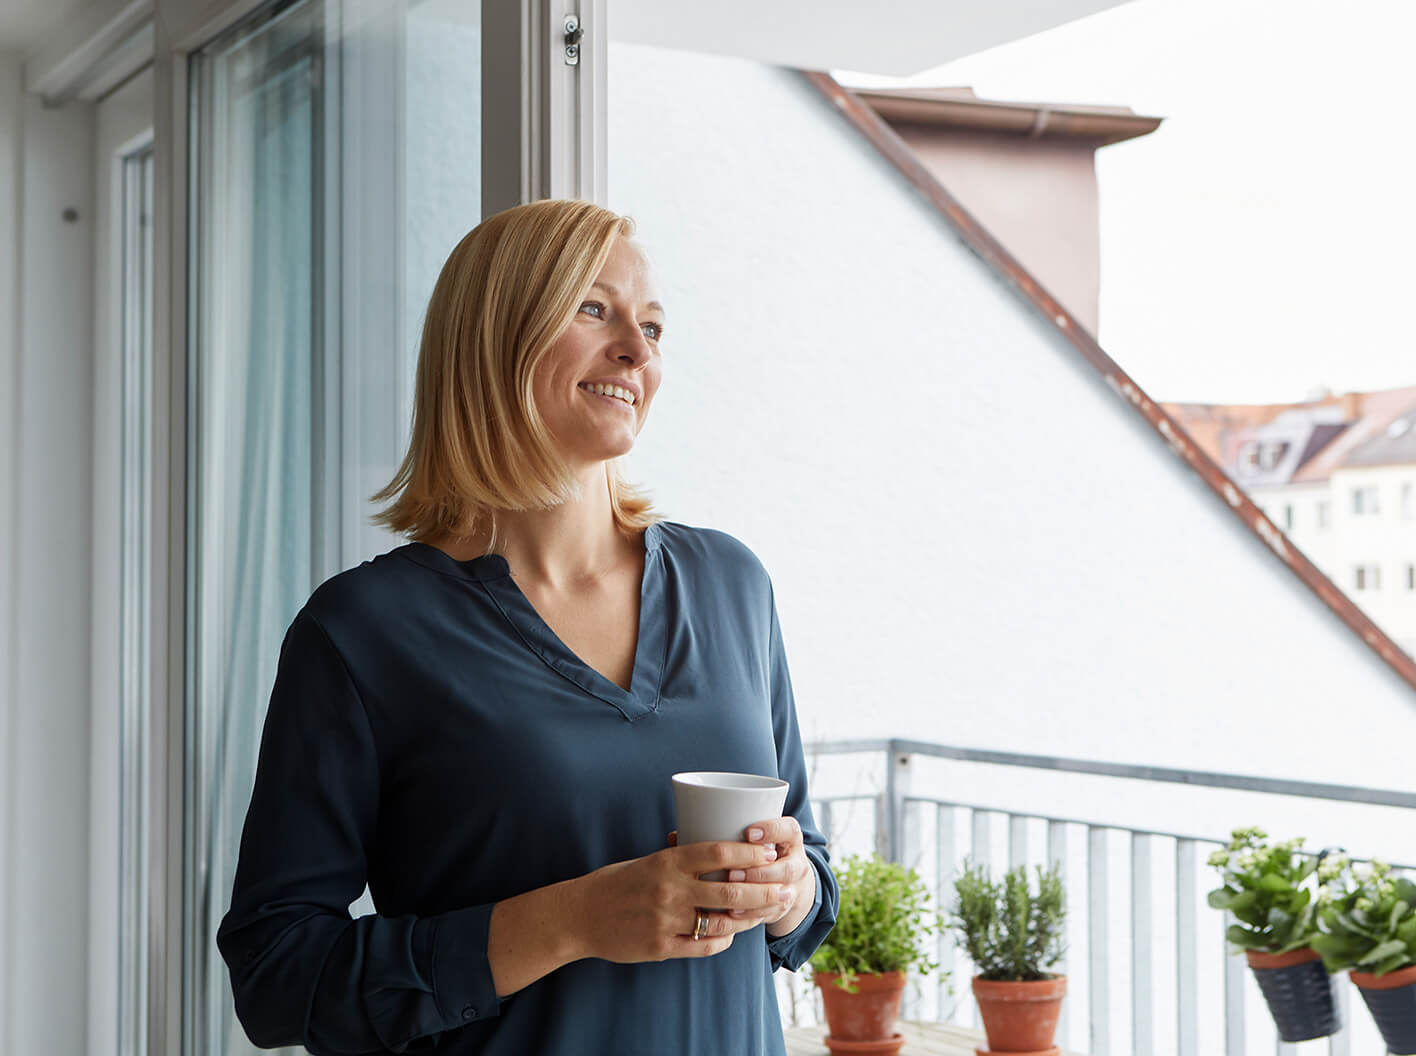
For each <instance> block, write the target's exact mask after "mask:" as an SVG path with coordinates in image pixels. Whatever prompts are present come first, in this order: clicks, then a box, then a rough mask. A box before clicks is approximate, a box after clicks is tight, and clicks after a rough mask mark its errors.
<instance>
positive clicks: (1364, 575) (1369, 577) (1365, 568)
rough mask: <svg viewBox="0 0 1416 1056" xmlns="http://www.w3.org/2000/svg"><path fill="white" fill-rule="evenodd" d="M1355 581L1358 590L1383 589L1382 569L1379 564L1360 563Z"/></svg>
mask: <svg viewBox="0 0 1416 1056" xmlns="http://www.w3.org/2000/svg"><path fill="white" fill-rule="evenodd" d="M1356 573H1357V574H1356V576H1355V577H1354V583H1355V584H1356V587H1357V589H1358V590H1381V589H1382V570H1381V568H1380V567H1379V566H1377V565H1358V566H1357V569H1356Z"/></svg>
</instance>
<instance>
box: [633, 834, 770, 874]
mask: <svg viewBox="0 0 1416 1056" xmlns="http://www.w3.org/2000/svg"><path fill="white" fill-rule="evenodd" d="M660 853H663V852H660ZM776 860H777V848H776V846H775V845H773V844H761V845H758V844H751V843H737V842H731V841H726V840H724V841H717V842H713V843H690V844H685V845H684V846H682V847H678V848H677V858H676V859H675V862H676V865H677V866H678V868H679V869H681V870H682V871H683V872H685V873H691V874H692V875H693V876H695V877H696V876H699V875H701V874H703V873H715V872H725V871H727V870H729V869H755V868H758V867H760V866H764V865H768V864H770V863H772V862H775V861H776Z"/></svg>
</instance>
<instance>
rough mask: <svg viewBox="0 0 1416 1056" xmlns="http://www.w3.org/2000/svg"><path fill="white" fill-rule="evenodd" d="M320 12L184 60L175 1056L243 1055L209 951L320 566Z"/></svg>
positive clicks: (274, 23) (259, 27)
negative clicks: (186, 559) (189, 200)
mask: <svg viewBox="0 0 1416 1056" xmlns="http://www.w3.org/2000/svg"><path fill="white" fill-rule="evenodd" d="M320 16H321V7H320V5H319V4H318V3H315V2H313V0H306V2H303V3H297V4H293V5H289V6H286V7H284V8H282V9H279V10H277V11H276V12H273V13H271V14H270V15H268V16H266V17H264V18H263V19H262V20H261V21H259V22H258V23H256V24H253V25H247V26H244V27H241V28H240V29H239V30H238V31H237V32H235V33H233V34H231V35H229V36H227V37H225V38H223V39H221V40H219V41H217V42H215V43H213V44H212V45H211V46H209V47H207V48H206V49H205V50H203V51H202V53H201V54H200V55H199V56H197V57H196V58H195V60H194V75H195V77H194V79H195V83H196V85H197V91H198V93H199V104H198V106H197V107H195V108H194V118H195V122H196V127H195V129H194V137H193V138H194V141H195V143H196V145H197V172H196V173H195V174H194V175H195V177H196V179H195V181H194V187H195V192H196V194H195V197H196V212H195V219H196V224H195V242H194V245H193V255H192V256H193V268H194V270H193V276H194V282H193V284H192V294H193V301H192V318H193V323H194V327H193V334H194V338H195V339H194V341H193V343H192V348H191V359H190V365H189V369H190V372H191V384H190V386H189V394H190V401H191V402H190V405H189V412H188V414H189V423H190V435H189V444H190V447H189V466H190V474H191V476H190V480H189V495H190V497H191V506H190V510H189V512H190V516H191V522H190V535H189V538H190V540H191V551H190V552H191V565H190V569H189V571H190V578H189V589H190V591H191V595H190V605H189V614H190V621H191V622H190V625H189V642H188V650H189V660H190V663H189V666H188V672H189V676H188V677H189V680H190V681H189V685H188V709H189V710H188V730H187V738H188V740H187V745H188V760H187V761H188V781H189V785H188V788H187V804H186V831H187V847H188V854H189V859H188V862H187V902H186V913H185V917H186V921H187V923H186V928H185V931H186V936H185V937H186V941H187V957H186V961H187V965H188V972H189V973H190V974H189V975H188V978H187V1016H186V1051H187V1052H189V1053H194V1054H195V1053H201V1054H217V1053H237V1052H253V1051H255V1050H254V1049H253V1047H252V1046H251V1045H250V1044H249V1043H248V1042H247V1040H246V1038H245V1035H244V1033H243V1032H242V1030H241V1028H240V1026H239V1025H238V1024H237V1022H236V1020H235V1016H234V1010H233V1007H232V999H231V989H230V983H229V980H228V976H227V971H226V966H225V965H224V964H223V963H222V961H221V957H220V954H219V952H218V951H217V948H216V943H215V935H216V929H217V926H218V925H219V923H220V920H221V917H222V915H223V913H224V912H225V910H226V907H227V904H228V901H229V898H230V890H231V882H232V877H233V874H234V871H235V865H236V851H237V845H238V842H239V839H240V831H241V825H242V822H243V821H244V818H245V810H246V805H247V803H248V802H249V799H250V789H251V781H252V777H253V775H254V772H255V763H256V754H257V750H258V748H259V743H260V733H261V724H262V720H263V717H264V706H263V702H264V701H265V699H266V698H267V697H268V695H269V693H270V687H271V685H272V683H273V681H274V676H275V665H276V660H277V658H278V655H279V650H280V643H281V638H282V635H283V633H284V630H285V628H286V626H287V625H288V624H289V623H290V620H291V619H292V618H293V617H294V615H295V612H296V611H297V610H298V609H299V607H300V605H302V604H303V603H304V601H305V599H306V597H307V596H308V595H309V593H310V590H311V589H312V588H313V586H314V585H315V578H316V577H315V573H316V568H317V566H318V562H319V560H320V554H319V553H318V552H317V547H316V544H315V541H316V538H317V534H318V528H319V525H320V511H319V509H318V502H317V499H316V496H317V495H318V493H319V486H320V484H321V473H320V467H319V466H318V465H317V463H316V459H317V452H318V450H319V448H318V445H317V443H316V438H317V435H318V431H319V427H320V422H321V406H320V403H321V401H320V398H319V397H320V394H321V393H322V392H323V388H322V385H321V384H318V383H317V376H318V372H319V371H320V369H321V366H322V357H321V354H320V353H321V348H320V333H319V329H318V323H319V320H320V318H321V316H320V310H319V304H318V300H317V297H318V294H317V287H316V281H317V276H318V275H319V273H320V267H319V265H320V259H319V255H320V249H321V238H320V213H319V210H318V208H317V203H318V201H319V199H320V194H321V190H322V188H321V182H320V181H321V179H322V171H321V170H322V166H321V164H320V159H321V157H322V144H321V138H320V137H321V128H320V120H319V115H320V105H321V87H320V82H321V78H320V71H321V61H322V56H321V51H320V48H321V39H320V33H319V18H320Z"/></svg>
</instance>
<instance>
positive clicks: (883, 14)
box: [606, 0, 1125, 77]
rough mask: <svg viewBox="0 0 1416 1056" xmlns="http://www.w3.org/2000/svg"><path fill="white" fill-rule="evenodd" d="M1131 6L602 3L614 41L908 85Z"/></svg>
mask: <svg viewBox="0 0 1416 1056" xmlns="http://www.w3.org/2000/svg"><path fill="white" fill-rule="evenodd" d="M1123 2H1125V0H987V2H984V0H872V2H862V0H711V2H704V0H695V2H694V3H689V2H687V0H606V3H607V5H608V7H609V14H608V17H609V21H610V38H611V39H612V40H623V41H628V42H631V43H641V44H655V45H659V46H662V47H670V48H680V49H683V50H687V51H707V52H715V53H718V54H724V55H740V56H742V57H744V58H750V59H756V60H758V61H761V62H770V63H775V64H778V65H782V66H798V67H801V68H803V69H814V70H855V71H857V72H861V73H879V74H889V75H892V76H897V77H904V76H908V75H910V74H914V73H919V72H920V71H921V70H927V69H930V68H931V67H934V66H939V65H941V64H943V63H945V62H949V61H950V60H952V59H957V58H961V57H962V56H964V55H972V54H974V53H975V52H979V51H983V50H985V49H987V48H991V47H994V46H996V45H998V44H1003V43H1006V42H1008V41H1012V40H1018V39H1019V38H1021V37H1028V36H1032V35H1033V34H1034V33H1041V32H1042V31H1043V30H1046V29H1051V28H1052V27H1054V26H1060V25H1061V24H1062V23H1064V22H1072V21H1075V20H1076V19H1079V18H1083V17H1085V16H1086V15H1090V14H1094V13H1095V12H1097V11H1103V10H1105V9H1107V8H1110V7H1118V6H1120V5H1121V3H1123Z"/></svg>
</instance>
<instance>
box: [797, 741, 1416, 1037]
mask: <svg viewBox="0 0 1416 1056" xmlns="http://www.w3.org/2000/svg"><path fill="white" fill-rule="evenodd" d="M807 754H808V761H809V767H810V769H811V771H812V776H811V780H812V793H813V795H812V805H813V810H814V811H815V813H816V820H817V822H818V824H819V825H820V827H821V829H822V831H823V832H824V833H825V834H826V836H827V838H828V840H830V841H831V845H832V853H833V854H834V855H835V856H836V857H837V858H838V859H839V858H840V857H841V856H842V855H844V854H846V853H851V852H853V851H855V852H861V851H868V850H875V851H876V852H878V853H879V854H881V855H882V856H884V857H887V858H889V859H891V860H893V861H899V862H905V863H906V864H909V865H912V866H914V867H915V868H917V869H918V870H919V871H920V873H921V875H922V876H924V877H925V879H926V881H927V882H928V883H929V884H930V886H931V889H932V890H933V891H934V893H935V898H936V902H935V904H936V906H946V905H948V903H949V902H950V901H951V894H950V893H951V891H952V886H951V884H952V878H953V876H954V874H955V870H956V869H957V868H958V867H959V866H960V865H961V864H962V860H963V858H965V857H969V858H971V859H972V860H973V861H975V862H980V863H988V864H992V865H995V866H997V867H1004V866H1005V865H1006V867H1012V866H1014V865H1019V864H1024V865H1029V866H1031V865H1032V864H1042V863H1043V862H1049V863H1051V862H1058V863H1060V864H1061V866H1062V871H1063V877H1064V883H1065V885H1066V889H1067V896H1068V906H1069V914H1068V925H1069V947H1070V949H1069V952H1068V954H1067V955H1066V957H1065V959H1064V962H1063V963H1062V964H1061V965H1060V966H1059V968H1058V969H1057V970H1060V971H1064V972H1066V974H1067V976H1068V990H1069V993H1068V998H1067V1001H1066V1003H1065V1004H1064V1010H1063V1022H1062V1025H1061V1027H1060V1028H1059V1033H1058V1044H1060V1045H1062V1046H1063V1047H1071V1048H1075V1049H1084V1050H1086V1051H1087V1052H1089V1053H1090V1054H1091V1056H1120V1054H1122V1053H1130V1054H1132V1056H1169V1054H1172V1053H1173V1054H1175V1056H1199V1054H1200V1053H1202V1052H1204V1053H1207V1054H1208V1053H1215V1052H1219V1051H1221V1049H1222V1051H1223V1052H1224V1053H1225V1054H1226V1056H1246V1054H1251V1053H1255V1052H1263V1051H1274V1052H1276V1053H1278V1054H1280V1056H1284V1054H1288V1053H1296V1052H1297V1051H1298V1049H1297V1047H1296V1046H1293V1045H1285V1044H1283V1043H1281V1042H1279V1041H1278V1038H1277V1034H1276V1032H1275V1031H1274V1029H1273V1025H1272V1021H1271V1019H1270V1018H1269V1015H1268V1012H1267V1010H1266V1009H1265V1008H1264V1007H1263V1002H1262V998H1261V997H1260V996H1259V993H1258V989H1257V986H1256V985H1255V984H1254V982H1253V980H1252V977H1251V975H1250V973H1249V971H1248V969H1247V967H1246V965H1245V962H1244V960H1243V958H1242V957H1233V956H1229V955H1228V950H1227V948H1226V946H1225V942H1224V931H1225V929H1226V928H1227V927H1228V925H1229V924H1230V923H1231V922H1232V919H1230V918H1228V915H1227V914H1220V913H1218V912H1216V911H1214V910H1212V909H1210V908H1208V906H1207V905H1205V901H1204V894H1205V892H1206V891H1207V890H1208V889H1209V888H1211V887H1214V886H1216V884H1217V880H1218V878H1217V874H1213V873H1212V872H1211V871H1210V870H1208V869H1207V867H1206V869H1205V873H1206V875H1202V873H1201V868H1202V867H1204V866H1205V860H1206V859H1207V858H1208V856H1209V853H1210V851H1211V850H1213V849H1216V848H1218V847H1221V846H1224V845H1225V844H1226V843H1227V841H1228V830H1229V828H1230V827H1232V826H1235V825H1241V824H1250V823H1254V822H1256V821H1258V820H1259V819H1261V818H1264V817H1265V816H1267V815H1268V814H1276V815H1277V816H1279V817H1283V816H1284V811H1283V810H1277V811H1275V810H1274V808H1273V804H1275V803H1277V802H1280V801H1282V802H1283V803H1286V804H1287V808H1288V815H1290V816H1292V815H1294V807H1295V806H1296V807H1297V808H1298V813H1297V815H1296V817H1291V818H1290V821H1292V822H1293V823H1290V824H1286V825H1285V826H1284V828H1283V829H1282V830H1279V828H1278V825H1277V824H1275V825H1274V826H1273V835H1274V836H1275V837H1276V838H1283V837H1284V836H1286V835H1289V834H1293V835H1301V834H1305V830H1306V834H1308V835H1310V836H1311V835H1312V834H1313V832H1314V831H1315V830H1316V831H1317V832H1319V833H1321V832H1323V831H1324V829H1325V828H1326V831H1327V832H1328V833H1329V834H1333V833H1337V834H1340V835H1341V841H1340V842H1350V843H1351V844H1352V846H1351V847H1350V848H1349V850H1352V851H1359V850H1361V851H1367V852H1369V853H1372V854H1377V855H1378V856H1380V857H1389V856H1395V854H1396V853H1405V849H1404V848H1403V847H1398V848H1397V849H1396V850H1393V846H1392V843H1391V840H1392V839H1393V838H1400V836H1401V835H1402V834H1408V833H1410V834H1416V794H1413V793H1408V792H1399V791H1387V790H1382V789H1372V788H1358V787H1351V786H1345V785H1329V784H1316V783H1312V782H1305V781H1287V780H1278V779H1272V778H1263V777H1249V776H1242V775H1235V774H1222V773H1207V772H1200V771H1193V770H1173V769H1164V768H1160V767H1149V766H1127V765H1122V764H1114V763H1102V762H1092V761H1086V760H1077V759H1061V758H1052V757H1046V756H1036V755H1019V754H1013V753H1008V752H995V751H984V750H976V749H968V748H954V747H948V746H945V745H938V744H928V743H923V742H918V741H909V740H888V741H887V740H871V741H842V742H830V743H820V744H815V745H810V746H808V750H807ZM1000 768H1001V769H1000ZM1005 775H1006V776H1005ZM862 784H865V785H868V786H869V787H867V788H864V789H863V788H862ZM1177 785H1178V786H1186V789H1187V790H1188V791H1185V792H1181V790H1179V789H1176V788H1175V787H1174V786H1177ZM961 786H962V787H961ZM970 789H972V790H973V791H972V794H970V793H969V790H970ZM1176 793H1179V794H1181V795H1182V796H1199V797H1201V799H1200V800H1199V801H1196V802H1193V803H1190V802H1179V801H1177V800H1176V798H1175V794H1176ZM1205 797H1208V798H1205ZM1216 797H1219V798H1216ZM1040 798H1041V800H1042V801H1044V802H1046V804H1047V806H1046V807H1041V806H1040ZM1161 804H1163V805H1164V806H1165V808H1167V809H1165V810H1161V809H1159V805H1161ZM862 808H864V809H862ZM1325 810H1326V814H1324V811H1325ZM1152 811H1154V812H1155V813H1157V814H1162V815H1164V814H1166V813H1168V814H1169V815H1170V816H1171V817H1175V816H1177V815H1179V816H1181V817H1183V819H1184V821H1183V825H1184V827H1186V828H1192V831H1188V832H1187V831H1179V829H1180V828H1181V826H1180V825H1175V824H1171V825H1163V824H1161V825H1154V826H1152V825H1149V824H1144V823H1140V822H1137V821H1136V820H1135V815H1136V814H1137V813H1138V812H1139V813H1141V814H1143V815H1144V814H1148V813H1150V812H1152ZM1128 814H1129V815H1131V816H1130V817H1129V818H1128V817H1127V815H1128ZM1294 824H1296V825H1297V827H1294ZM1193 829H1199V831H1193ZM1363 832H1366V833H1367V835H1365V836H1364V835H1363ZM1406 838H1407V839H1408V840H1409V839H1410V838H1411V837H1406ZM1373 841H1375V842H1373ZM1332 842H1339V841H1336V840H1335V841H1332ZM1314 851H1316V848H1314ZM1353 857H1354V860H1357V861H1360V860H1362V859H1361V857H1360V856H1358V855H1353ZM1413 857H1416V856H1413ZM1394 868H1395V869H1396V870H1397V871H1398V872H1402V871H1405V872H1411V871H1412V867H1410V866H1402V865H1394ZM1118 876H1119V877H1121V883H1119V884H1118V883H1116V882H1115V881H1116V878H1117V877H1118ZM936 960H937V961H938V962H939V965H940V971H938V972H935V973H931V974H930V975H929V976H928V977H926V978H925V979H924V981H923V985H922V986H917V987H914V988H913V989H912V991H911V992H910V993H909V994H908V995H907V998H906V1007H905V1016H906V1018H911V1019H935V1020H939V1021H950V1022H955V1023H958V1024H961V1025H964V1026H975V1025H977V1023H976V1020H975V1015H976V1013H975V1010H974V1006H973V1001H972V998H971V996H970V993H969V986H968V980H969V979H970V977H971V975H972V971H971V970H970V967H969V965H968V963H967V961H966V959H965V957H964V955H963V953H962V951H961V950H959V949H956V948H955V945H954V943H953V941H952V938H951V937H950V936H948V935H946V934H941V935H940V936H939V937H938V949H937V955H936ZM1335 982H1336V986H1335V990H1336V993H1337V995H1338V1000H1339V1007H1340V1013H1341V1017H1342V1022H1343V1029H1342V1031H1341V1032H1340V1033H1339V1034H1337V1035H1335V1036H1333V1037H1332V1038H1330V1039H1328V1042H1327V1046H1326V1048H1327V1052H1328V1053H1329V1054H1330V1056H1352V1054H1353V1053H1360V1054H1363V1056H1365V1054H1367V1053H1372V1052H1379V1051H1381V1045H1380V1041H1379V1038H1378V1035H1377V1034H1376V1031H1375V1027H1373V1026H1372V1024H1371V1023H1370V1020H1369V1017H1368V1016H1367V1013H1366V1010H1365V1008H1364V1007H1363V1006H1362V1004H1361V1001H1360V1000H1357V1001H1355V1002H1354V1001H1353V1000H1352V997H1351V985H1350V984H1349V983H1348V982H1347V980H1345V979H1338V980H1336V981H1335ZM951 985H952V989H951ZM782 1000H783V1006H784V1009H785V1011H786V1018H788V1019H789V1020H790V1021H791V1022H792V1023H794V1024H804V1023H812V1022H816V1017H817V1016H818V1015H819V1013H818V1012H817V1006H816V1003H815V1000H814V997H813V995H812V994H811V993H810V991H809V990H808V989H807V987H806V986H805V984H804V982H803V981H801V980H790V981H784V982H783V988H782ZM1073 1020H1075V1022H1073ZM1354 1020H1355V1022H1354ZM1315 1048H1316V1046H1312V1045H1310V1046H1307V1047H1305V1049H1304V1051H1314V1050H1315Z"/></svg>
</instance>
